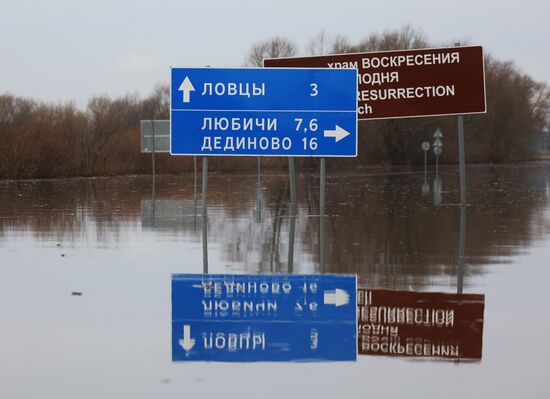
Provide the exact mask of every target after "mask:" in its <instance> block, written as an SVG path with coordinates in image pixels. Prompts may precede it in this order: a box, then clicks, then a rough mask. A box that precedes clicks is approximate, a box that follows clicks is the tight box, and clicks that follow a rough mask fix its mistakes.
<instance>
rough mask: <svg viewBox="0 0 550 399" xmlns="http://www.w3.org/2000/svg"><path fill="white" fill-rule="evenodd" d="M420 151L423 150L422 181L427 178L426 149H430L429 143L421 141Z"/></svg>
mask: <svg viewBox="0 0 550 399" xmlns="http://www.w3.org/2000/svg"><path fill="white" fill-rule="evenodd" d="M421 147H422V151H424V181H426V180H427V178H428V150H429V149H430V143H429V142H427V141H424V142H423V143H422V146H421Z"/></svg>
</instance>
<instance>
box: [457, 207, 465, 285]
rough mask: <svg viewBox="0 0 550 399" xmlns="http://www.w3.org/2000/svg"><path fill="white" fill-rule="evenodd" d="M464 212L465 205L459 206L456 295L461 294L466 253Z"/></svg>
mask: <svg viewBox="0 0 550 399" xmlns="http://www.w3.org/2000/svg"><path fill="white" fill-rule="evenodd" d="M466 212H467V207H466V205H465V204H463V205H461V206H460V232H459V237H458V273H457V274H458V275H457V282H456V293H457V294H462V291H463V289H464V269H465V259H464V258H465V251H466Z"/></svg>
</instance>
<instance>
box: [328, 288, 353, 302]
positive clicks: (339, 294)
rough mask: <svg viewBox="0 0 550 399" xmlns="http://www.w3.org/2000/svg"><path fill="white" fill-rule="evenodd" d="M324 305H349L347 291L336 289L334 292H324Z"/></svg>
mask: <svg viewBox="0 0 550 399" xmlns="http://www.w3.org/2000/svg"><path fill="white" fill-rule="evenodd" d="M323 302H324V303H325V305H336V306H343V305H347V304H348V303H349V294H348V293H347V291H344V290H341V289H339V288H336V289H334V290H330V291H325V295H324V298H323Z"/></svg>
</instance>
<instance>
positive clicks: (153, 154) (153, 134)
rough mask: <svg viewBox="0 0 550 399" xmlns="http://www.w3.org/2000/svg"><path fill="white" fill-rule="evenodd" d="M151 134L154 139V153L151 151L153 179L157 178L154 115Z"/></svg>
mask: <svg viewBox="0 0 550 399" xmlns="http://www.w3.org/2000/svg"><path fill="white" fill-rule="evenodd" d="M151 134H152V139H153V151H151V160H152V163H153V179H154V178H155V172H156V171H155V150H156V148H155V118H154V115H153V119H151Z"/></svg>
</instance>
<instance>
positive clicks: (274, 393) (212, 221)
mask: <svg viewBox="0 0 550 399" xmlns="http://www.w3.org/2000/svg"><path fill="white" fill-rule="evenodd" d="M467 177H468V202H469V204H468V206H467V207H461V206H460V205H459V191H458V187H459V180H458V173H457V171H456V170H455V169H445V168H443V169H442V170H441V171H440V174H439V176H438V177H437V178H436V177H435V176H434V175H433V174H429V175H428V179H427V180H426V181H425V180H424V174H423V171H421V170H420V171H418V170H401V169H400V170H377V169H367V170H365V171H362V172H357V173H342V172H333V171H331V169H330V161H329V162H328V172H327V181H326V206H325V211H324V217H322V215H321V214H322V213H323V212H322V211H321V209H322V208H321V207H320V195H319V187H320V184H319V175H318V174H314V173H311V172H305V171H302V172H300V173H298V176H297V188H298V189H297V202H296V203H293V202H291V200H290V188H289V177H288V175H285V174H267V175H262V176H260V177H258V176H257V175H256V174H246V175H227V174H215V173H214V174H210V176H209V179H208V198H207V202H206V205H207V206H206V209H207V218H206V219H205V218H204V217H203V216H204V210H203V201H202V187H201V176H200V172H199V174H198V175H197V176H194V175H193V174H189V175H179V176H159V177H157V178H156V179H155V182H154V184H153V181H152V179H151V177H117V178H101V179H70V180H50V181H24V182H0V321H1V330H0V331H1V332H0V334H1V335H0V336H1V338H2V339H1V341H0V397H2V398H35V397H52V398H74V397H78V398H98V397H133V398H151V397H159V398H164V397H166V398H172V397H199V395H200V397H204V398H210V397H212V398H214V397H216V398H221V397H255V398H256V397H261V398H280V397H319V398H333V397H338V396H340V397H342V396H345V397H346V398H348V397H349V398H366V397H373V398H382V397H383V398H403V397H412V398H426V397H436V396H437V397H445V398H447V397H448V398H450V397H452V398H481V397H499V398H517V397H525V398H547V397H550V388H549V387H548V384H547V381H545V379H546V378H547V374H548V367H547V360H548V358H549V355H550V350H549V349H548V346H547V345H546V344H545V343H544V342H545V339H547V337H548V336H549V335H550V322H549V321H548V316H547V314H548V308H549V306H550V297H549V296H548V292H549V289H550V283H549V281H550V268H549V266H550V260H549V259H550V164H549V163H533V164H525V165H506V166H471V167H470V168H468V172H467ZM204 225H207V233H208V234H207V241H206V243H207V248H206V247H205V246H204V244H205V242H204V240H203V237H204V235H203V232H204V231H203V226H204ZM323 237H324V242H323ZM205 252H206V253H207V259H206V258H205V256H204V253H205ZM190 273H193V274H195V273H196V274H202V273H209V274H238V275H241V274H247V275H259V274H276V275H280V274H298V275H303V274H310V275H311V274H352V275H357V284H358V286H359V288H360V290H359V292H358V296H357V302H358V305H359V308H358V313H357V317H358V319H359V320H360V326H359V328H360V331H359V332H360V334H359V339H358V352H359V355H358V356H357V360H356V361H351V362H349V361H348V362H289V363H286V362H285V363H282V362H276V363H274V362H261V361H260V362H254V363H246V362H245V363H240V362H233V363H219V362H176V361H173V360H172V292H171V287H172V286H171V283H172V275H173V274H190ZM333 294H334V295H338V292H337V291H334V293H333ZM325 295H326V294H325ZM331 295H332V294H331ZM333 298H335V297H330V300H334V299H333ZM325 300H326V299H325ZM459 319H460V320H459ZM451 325H456V326H457V328H455V329H451V328H449V326H451ZM277 328H279V327H277ZM293 331H294V330H293ZM295 331H298V330H295ZM398 336H399V337H398ZM312 339H313V338H312ZM398 339H400V341H398ZM334 342H336V341H334ZM397 342H399V344H397ZM407 344H409V345H407ZM332 349H334V348H332Z"/></svg>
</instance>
